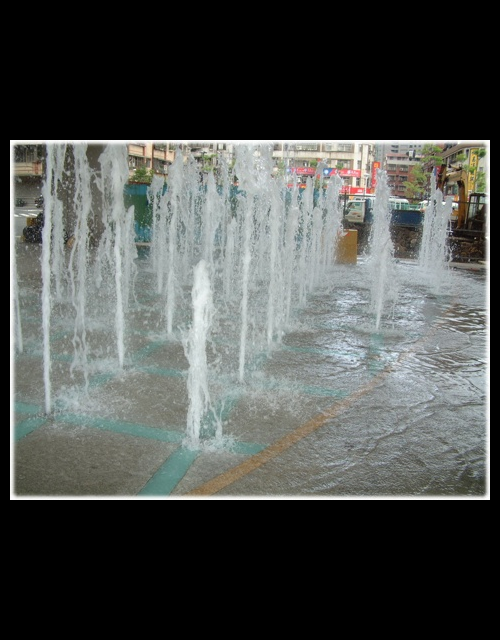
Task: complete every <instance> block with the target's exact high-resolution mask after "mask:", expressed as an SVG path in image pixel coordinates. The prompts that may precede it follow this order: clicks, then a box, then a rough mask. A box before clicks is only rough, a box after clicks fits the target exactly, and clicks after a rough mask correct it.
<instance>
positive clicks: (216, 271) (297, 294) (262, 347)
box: [42, 145, 430, 447]
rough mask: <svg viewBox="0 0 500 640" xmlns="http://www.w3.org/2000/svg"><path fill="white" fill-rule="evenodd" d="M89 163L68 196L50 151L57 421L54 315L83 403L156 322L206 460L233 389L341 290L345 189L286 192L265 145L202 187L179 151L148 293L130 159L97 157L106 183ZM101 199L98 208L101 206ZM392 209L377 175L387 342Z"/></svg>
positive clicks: (47, 318)
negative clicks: (183, 384)
mask: <svg viewBox="0 0 500 640" xmlns="http://www.w3.org/2000/svg"><path fill="white" fill-rule="evenodd" d="M86 150H87V149H86V147H85V146H81V147H80V148H75V149H74V150H72V157H73V161H74V172H75V180H74V184H73V190H72V192H71V193H69V194H68V193H63V192H64V189H63V186H62V185H63V175H64V171H65V162H66V158H65V156H66V153H67V151H68V150H67V149H66V147H65V146H63V145H62V146H57V145H54V146H53V147H50V148H49V150H48V157H47V181H46V183H45V187H44V197H45V203H46V221H47V223H46V225H45V228H44V234H45V236H44V242H43V247H42V276H43V294H42V302H43V305H42V310H43V333H44V383H45V400H46V402H45V406H46V411H47V412H49V411H50V410H51V408H52V398H51V353H50V332H51V321H52V320H53V319H54V317H53V312H54V310H55V309H56V307H57V310H58V311H59V309H63V305H64V303H65V302H66V307H64V309H67V308H68V307H71V310H72V314H73V317H72V320H73V323H74V324H73V326H72V331H71V335H72V346H73V361H72V364H71V374H79V373H81V374H82V376H83V380H84V386H85V390H87V389H88V387H89V378H90V376H91V373H93V372H95V371H98V372H100V371H102V370H103V367H104V365H102V364H101V363H102V362H104V360H107V361H109V360H113V362H114V363H115V362H116V366H117V368H118V370H119V371H121V370H122V369H124V368H125V367H127V366H131V358H130V356H127V344H128V342H129V340H132V339H133V338H134V336H132V335H131V332H130V329H129V328H128V319H129V317H131V318H132V317H134V314H135V316H137V315H138V313H139V312H142V311H144V310H146V311H147V313H148V318H151V320H150V322H151V324H150V325H149V326H148V327H147V329H145V330H144V331H143V333H144V334H145V335H144V336H143V337H142V338H141V339H143V340H144V341H145V348H146V350H147V347H148V341H149V342H152V341H154V340H158V336H160V339H162V340H164V341H165V342H167V341H168V342H169V343H175V342H176V341H177V342H181V343H182V345H183V347H184V356H185V358H186V360H187V366H188V371H187V391H188V396H189V407H188V411H187V425H186V430H187V439H188V441H189V443H191V446H195V447H196V446H198V445H199V443H200V441H201V440H203V439H204V438H207V437H210V438H212V437H213V436H214V434H215V438H216V439H219V438H220V437H221V435H222V434H221V431H222V428H221V424H222V423H221V420H220V419H218V418H216V414H219V415H220V410H219V409H220V404H222V403H223V402H224V393H226V394H227V395H229V394H228V392H227V385H232V386H231V389H235V388H237V389H240V390H241V389H243V386H244V384H245V383H246V382H247V379H249V380H251V378H252V376H254V375H255V371H256V369H257V366H258V363H259V362H262V361H263V358H265V357H267V356H268V355H269V354H270V353H271V352H272V350H273V349H274V348H275V346H276V345H279V344H280V343H281V342H282V340H283V336H284V335H285V334H286V332H288V331H290V330H291V329H293V328H294V326H296V324H295V323H297V322H298V318H299V317H300V313H301V310H303V309H304V307H305V306H306V304H307V303H308V301H310V299H311V298H312V296H313V295H314V294H315V293H316V292H317V290H318V289H319V288H320V287H323V286H325V287H327V286H332V284H331V283H332V278H331V276H332V275H333V272H334V270H335V269H336V268H337V267H336V265H335V253H336V239H337V238H338V236H339V232H341V231H342V207H341V202H340V191H341V186H342V180H341V179H340V177H339V176H334V177H332V179H331V180H330V181H329V183H328V186H327V187H326V188H321V189H319V190H318V189H315V188H314V184H313V181H312V180H310V179H309V180H308V182H307V185H306V188H305V189H303V190H299V188H298V186H297V185H295V186H294V187H292V189H289V188H287V181H286V178H285V176H283V177H280V176H276V177H273V175H272V173H273V171H272V156H271V148H270V147H269V146H268V145H263V146H261V147H260V148H259V149H258V151H259V152H260V155H258V154H256V153H255V151H256V148H253V147H251V146H244V145H242V146H239V147H237V148H236V162H235V166H234V169H232V170H231V169H230V168H229V167H228V166H227V165H224V164H223V165H222V166H221V167H220V172H219V174H218V176H217V181H216V180H215V177H214V176H213V175H209V176H205V178H204V179H203V180H201V179H200V175H199V165H197V163H196V161H195V160H194V159H193V158H188V159H187V161H186V162H184V160H183V157H182V154H181V153H180V152H179V153H178V154H177V155H176V157H175V160H174V163H173V165H172V166H171V167H170V172H169V182H168V186H167V187H165V184H164V182H163V180H162V179H160V178H155V179H153V181H152V183H151V185H150V187H149V188H148V193H147V198H148V202H149V206H150V211H151V213H152V223H151V232H152V233H151V245H150V247H149V250H148V253H147V257H146V259H143V260H142V261H141V269H142V271H141V273H140V276H141V278H142V280H141V283H142V284H141V287H140V288H138V287H136V280H137V278H138V260H137V258H138V254H137V248H136V244H135V242H134V208H133V207H129V208H128V209H127V208H126V207H125V204H124V190H125V187H126V183H127V181H128V165H127V155H126V146H125V145H108V146H107V147H106V148H105V149H104V151H103V152H102V153H101V154H100V156H99V158H98V164H99V168H100V170H99V168H97V166H96V167H94V169H92V170H91V168H90V167H89V163H88V161H87V159H86ZM236 176H237V178H238V181H239V184H238V185H237V186H236V185H235V184H234V182H235V177H236ZM93 186H94V187H95V189H94V193H95V191H96V190H98V192H99V194H100V197H101V199H102V202H101V203H97V202H96V200H95V198H93V191H92V187H93ZM61 194H62V195H64V196H65V204H68V201H69V204H70V206H71V210H72V211H73V215H74V218H75V226H74V238H75V241H74V244H73V246H72V247H71V251H69V250H68V247H64V242H63V238H64V232H63V225H62V210H63V205H62V201H61ZM388 197H389V194H388V188H387V180H386V176H385V173H384V172H380V173H379V176H378V188H377V194H376V201H375V209H374V223H373V226H372V235H371V241H370V242H371V252H370V256H369V260H370V266H369V273H370V277H371V282H370V297H371V310H372V313H373V315H374V316H375V326H376V329H377V330H379V329H380V327H381V324H382V318H383V314H384V311H385V310H386V307H387V304H388V303H390V302H394V301H395V299H396V297H397V290H396V289H397V287H396V286H395V285H396V278H395V276H394V273H393V262H394V261H393V253H394V250H393V245H392V241H391V238H390V232H389V231H390V230H389V223H390V218H389V216H390V211H389V206H388ZM98 211H99V213H100V216H97V215H96V212H98ZM51 227H52V233H48V229H50V228H51ZM97 228H99V229H98V233H97V232H96V231H97ZM424 255H425V251H424V252H423V253H422V259H423V256H424ZM429 259H430V258H429ZM142 285H144V286H142ZM188 292H189V293H188ZM138 298H141V300H140V301H138ZM57 305H59V306H57ZM63 315H64V314H63V313H62V312H61V316H63ZM57 319H58V320H59V316H58V318H57ZM63 319H64V320H66V318H63ZM148 322H149V320H148ZM146 324H147V323H146V322H144V326H146ZM186 326H189V327H190V328H189V330H184V327H186ZM94 330H95V332H96V333H97V334H99V340H97V339H96V340H94V338H93V332H94ZM148 332H149V333H148ZM217 341H218V347H219V351H218V353H217V358H213V359H212V360H209V359H208V358H207V347H208V346H210V345H213V344H214V343H215V342H217ZM96 342H98V344H97V346H96ZM221 344H222V345H223V349H222V348H221V347H220V345H221ZM214 353H215V352H214ZM221 353H223V356H221V355H220V354H221ZM219 359H220V360H219ZM222 377H223V378H224V384H223V383H222V382H221V378H222ZM217 393H218V394H219V396H217ZM215 398H217V401H216V400H215ZM221 398H222V399H221ZM218 402H219V404H217V403H218ZM214 407H217V410H215V409H214Z"/></svg>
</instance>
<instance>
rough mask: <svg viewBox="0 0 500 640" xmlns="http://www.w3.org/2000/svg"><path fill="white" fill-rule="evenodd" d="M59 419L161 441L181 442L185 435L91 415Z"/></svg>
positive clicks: (68, 415) (62, 416)
mask: <svg viewBox="0 0 500 640" xmlns="http://www.w3.org/2000/svg"><path fill="white" fill-rule="evenodd" d="M58 421H60V422H69V423H70V424H78V425H81V426H84V427H93V428H95V429H103V430H104V431H113V432H114V433H122V434H125V435H128V436H135V437H137V438H148V439H150V440H158V441H160V442H175V443H180V442H182V439H183V438H184V436H185V434H184V433H183V432H181V431H170V430H167V429H157V428H155V427H147V426H145V425H143V424H135V423H133V422H121V421H117V420H107V419H104V418H90V417H89V416H81V415H75V414H62V415H61V416H58Z"/></svg>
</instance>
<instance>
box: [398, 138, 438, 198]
mask: <svg viewBox="0 0 500 640" xmlns="http://www.w3.org/2000/svg"><path fill="white" fill-rule="evenodd" d="M442 163H443V151H442V149H441V147H439V146H438V145H435V144H424V146H423V147H422V152H421V159H420V161H419V162H417V163H416V164H415V165H414V166H413V168H412V172H411V178H412V179H411V181H407V182H404V183H403V184H404V187H405V190H406V192H405V195H406V197H407V198H408V200H425V199H426V198H427V197H428V195H429V189H430V178H431V175H432V172H433V170H434V167H439V166H440V165H441V164H442Z"/></svg>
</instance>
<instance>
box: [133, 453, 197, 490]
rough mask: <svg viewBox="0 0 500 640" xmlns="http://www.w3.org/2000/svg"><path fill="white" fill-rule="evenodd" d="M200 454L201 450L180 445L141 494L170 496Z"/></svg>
mask: <svg viewBox="0 0 500 640" xmlns="http://www.w3.org/2000/svg"><path fill="white" fill-rule="evenodd" d="M199 454H200V451H199V450H196V451H195V450H193V449H186V448H184V447H179V448H178V449H176V450H175V451H174V452H173V453H172V455H170V456H169V457H168V458H167V460H166V461H165V462H164V463H163V464H162V466H161V467H160V468H159V469H158V471H157V472H156V473H155V474H154V475H153V476H152V477H151V478H150V479H149V481H148V482H147V484H146V485H145V486H144V487H143V488H142V489H141V490H140V491H139V493H138V494H137V495H140V496H168V495H170V494H171V493H172V491H173V490H174V489H175V487H176V486H177V485H178V484H179V482H180V480H182V478H183V477H184V476H185V475H186V472H187V470H188V469H189V467H190V466H191V465H192V464H193V462H194V461H195V460H196V458H197V457H198V455H199Z"/></svg>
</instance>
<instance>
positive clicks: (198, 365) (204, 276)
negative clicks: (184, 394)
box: [182, 260, 222, 448]
mask: <svg viewBox="0 0 500 640" xmlns="http://www.w3.org/2000/svg"><path fill="white" fill-rule="evenodd" d="M192 303H193V321H192V325H191V328H190V329H189V331H188V332H187V335H185V336H183V339H182V343H183V346H184V352H185V354H186V358H187V360H188V362H189V372H188V381H187V386H188V395H189V408H188V414H187V444H188V445H189V446H190V447H192V448H196V447H197V446H198V445H199V442H200V430H201V428H202V426H205V428H207V426H206V425H207V422H208V420H209V418H210V415H209V413H210V414H211V415H212V416H213V417H215V416H214V414H213V410H212V407H211V403H210V392H209V389H208V364H207V351H206V348H207V340H208V337H209V334H210V328H211V325H212V319H213V314H214V306H213V298H212V288H211V284H210V277H209V274H208V267H207V262H206V261H205V260H200V262H199V263H198V264H197V265H196V267H195V269H194V283H193V290H192ZM216 422H217V421H216ZM221 436H222V427H221V425H220V423H219V422H217V432H216V434H215V439H216V440H217V439H219V440H220V438H221Z"/></svg>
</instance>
